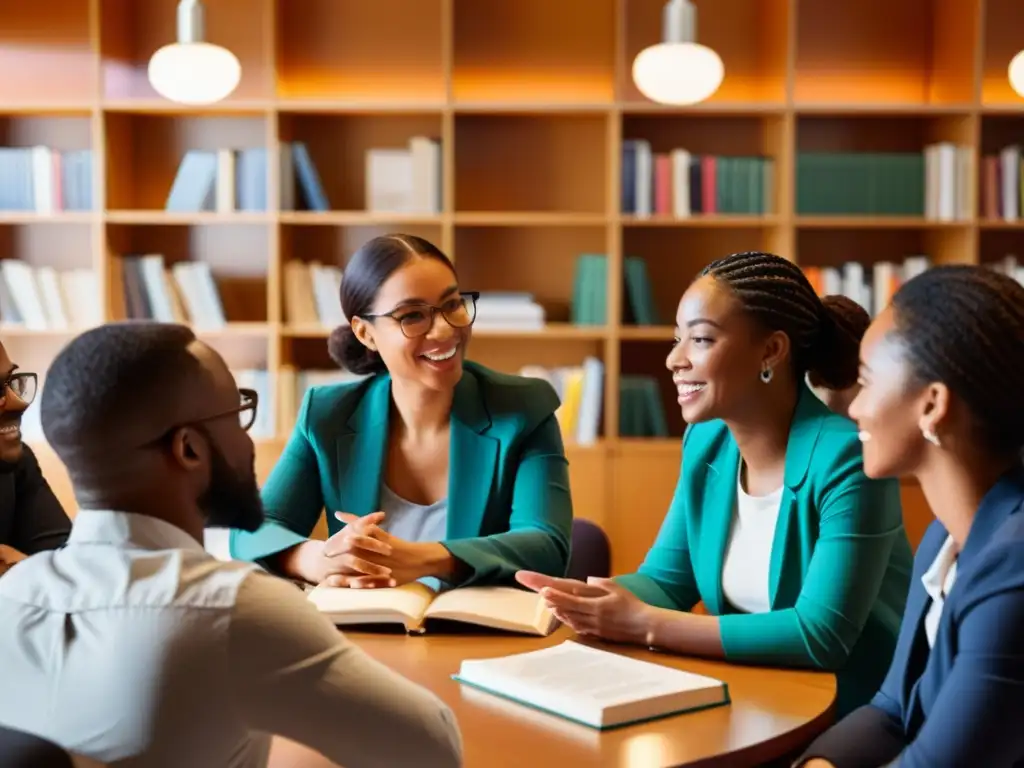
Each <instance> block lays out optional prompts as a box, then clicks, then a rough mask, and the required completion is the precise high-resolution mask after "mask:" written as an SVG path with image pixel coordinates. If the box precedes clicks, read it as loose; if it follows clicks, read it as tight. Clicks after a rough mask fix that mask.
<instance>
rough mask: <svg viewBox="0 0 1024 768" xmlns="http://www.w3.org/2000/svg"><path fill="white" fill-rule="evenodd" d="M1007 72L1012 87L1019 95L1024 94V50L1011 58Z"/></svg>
mask: <svg viewBox="0 0 1024 768" xmlns="http://www.w3.org/2000/svg"><path fill="white" fill-rule="evenodd" d="M1007 74H1008V75H1009V77H1010V87H1011V88H1013V90H1015V91H1016V92H1017V95H1018V96H1024V51H1021V52H1020V53H1018V54H1017V55H1016V56H1014V57H1013V58H1012V59H1010V66H1009V67H1008V70H1007Z"/></svg>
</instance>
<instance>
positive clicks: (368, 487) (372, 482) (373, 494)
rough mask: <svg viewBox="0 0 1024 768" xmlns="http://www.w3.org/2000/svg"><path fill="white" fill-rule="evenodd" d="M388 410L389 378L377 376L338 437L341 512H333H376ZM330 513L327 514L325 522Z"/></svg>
mask: <svg viewBox="0 0 1024 768" xmlns="http://www.w3.org/2000/svg"><path fill="white" fill-rule="evenodd" d="M390 410H391V377H390V376H386V375H385V376H379V377H378V378H376V379H375V380H374V381H372V382H371V383H370V384H369V386H368V387H367V390H366V392H365V393H364V394H363V399H362V400H361V401H360V403H359V406H358V407H357V408H356V409H355V410H354V411H353V412H352V415H351V416H350V417H349V420H348V424H347V427H348V429H347V431H346V432H345V433H344V434H342V435H340V436H339V437H338V495H339V496H340V498H341V502H342V507H343V508H342V509H341V510H337V511H340V512H350V513H351V514H353V515H359V516H363V515H368V514H370V513H371V512H376V511H377V510H378V505H379V503H380V479H381V475H382V472H383V469H384V461H385V451H386V449H387V440H388V415H389V413H390ZM334 511H335V510H327V516H328V522H331V521H332V520H333V512H334ZM333 530H334V529H333V528H332V531H333Z"/></svg>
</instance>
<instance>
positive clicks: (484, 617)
mask: <svg viewBox="0 0 1024 768" xmlns="http://www.w3.org/2000/svg"><path fill="white" fill-rule="evenodd" d="M308 599H309V600H310V601H311V602H312V603H313V604H314V605H316V607H317V608H318V609H319V610H320V612H321V613H323V614H324V615H326V616H327V617H328V618H329V619H331V621H333V622H334V623H335V624H336V625H349V624H404V625H405V628H406V631H408V632H423V631H425V624H426V622H427V620H428V619H447V620H449V621H460V622H463V623H465V624H476V625H477V626H481V627H490V628H492V629H503V630H507V631H509V632H521V633H524V634H529V635H540V636H545V635H550V634H551V633H552V632H553V631H554V629H555V627H556V626H558V620H557V619H556V618H555V617H554V616H553V615H552V613H551V611H550V610H548V607H547V605H546V604H545V603H544V599H543V598H542V597H541V596H540V595H538V594H537V593H536V592H528V591H526V590H524V589H516V588H514V587H463V588H461V589H452V590H449V591H447V592H441V593H438V592H435V591H434V590H432V589H431V588H430V587H428V586H426V585H425V584H422V583H420V582H418V581H417V582H413V583H411V584H403V585H402V586H400V587H389V588H384V589H348V588H345V587H316V588H314V589H312V590H311V591H310V592H309V595H308Z"/></svg>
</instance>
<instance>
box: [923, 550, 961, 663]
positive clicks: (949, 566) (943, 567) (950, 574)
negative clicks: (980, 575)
mask: <svg viewBox="0 0 1024 768" xmlns="http://www.w3.org/2000/svg"><path fill="white" fill-rule="evenodd" d="M956 556H957V551H956V542H955V541H953V537H952V536H947V537H946V540H945V541H944V542H943V543H942V547H941V548H940V549H939V552H938V554H937V555H935V559H934V560H932V564H931V565H930V566H928V570H927V571H925V572H924V574H922V576H921V583H922V584H924V591H925V592H927V593H928V596H929V597H930V598H931V599H932V604H931V605H930V606H929V607H928V613H926V614H925V617H924V632H925V635H926V636H927V638H928V647H929V648H931V647H932V645H934V644H935V632H936V631H937V630H938V627H939V619H941V618H942V609H943V607H944V606H945V604H946V595H948V594H949V591H950V590H951V589H953V584H954V583H955V582H956Z"/></svg>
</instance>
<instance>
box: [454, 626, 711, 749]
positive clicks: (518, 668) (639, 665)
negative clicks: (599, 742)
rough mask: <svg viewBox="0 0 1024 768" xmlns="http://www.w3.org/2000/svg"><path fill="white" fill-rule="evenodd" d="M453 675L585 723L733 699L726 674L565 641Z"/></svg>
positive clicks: (476, 663)
mask: <svg viewBox="0 0 1024 768" xmlns="http://www.w3.org/2000/svg"><path fill="white" fill-rule="evenodd" d="M452 677H453V679H454V680H456V681H458V682H460V683H462V684H464V685H468V686H471V687H473V688H476V689H479V690H481V691H486V692H488V693H491V694H494V695H496V696H500V697H502V698H505V699H509V700H511V701H515V702H518V703H519V704H523V705H525V706H527V707H531V708H532V709H537V710H540V711H542V712H547V713H549V714H552V715H556V716H558V717H562V718H565V719H566V720H571V721H573V722H576V723H580V724H582V725H586V726H589V727H591V728H596V729H598V730H607V729H610V728H618V727H621V726H624V725H633V724H636V723H643V722H648V721H650V720H657V719H659V718H663V717H670V716H672V715H679V714H682V713H684V712H696V711H698V710H702V709H708V708H710V707H718V706H723V705H725V704H729V703H730V702H729V686H728V685H726V684H725V683H724V682H722V681H721V680H715V679H714V678H711V677H706V676H704V675H697V674H694V673H693V672H686V671H684V670H681V669H676V668H674V667H668V666H664V665H662V664H654V663H652V662H649V661H641V660H639V659H634V658H631V657H629V656H624V655H622V654H618V653H612V652H611V651H605V650H602V649H600V648H594V647H592V646H589V645H584V644H582V643H578V642H575V641H573V640H566V641H565V642H563V643H561V644H560V645H554V646H551V647H549V648H543V649H541V650H539V651H527V652H526V653H517V654H513V655H511V656H500V657H498V658H490V659H466V660H465V661H463V662H462V664H461V666H460V667H459V671H458V674H455V675H453V676H452Z"/></svg>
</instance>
